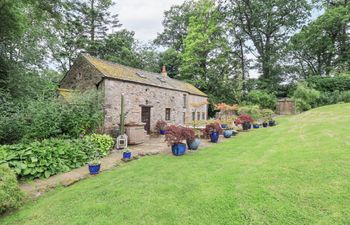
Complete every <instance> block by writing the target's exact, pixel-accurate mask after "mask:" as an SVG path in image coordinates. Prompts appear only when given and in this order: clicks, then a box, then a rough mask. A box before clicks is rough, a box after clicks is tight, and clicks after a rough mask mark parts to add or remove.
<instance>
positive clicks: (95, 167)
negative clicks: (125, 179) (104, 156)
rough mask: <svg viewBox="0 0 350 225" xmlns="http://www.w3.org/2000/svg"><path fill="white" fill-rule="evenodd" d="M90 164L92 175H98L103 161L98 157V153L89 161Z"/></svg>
mask: <svg viewBox="0 0 350 225" xmlns="http://www.w3.org/2000/svg"><path fill="white" fill-rule="evenodd" d="M88 166H89V172H90V174H91V175H96V174H99V173H100V169H101V162H100V160H99V159H98V156H97V155H95V157H94V158H93V159H92V160H91V161H90V162H89V164H88Z"/></svg>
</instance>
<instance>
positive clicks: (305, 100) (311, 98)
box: [292, 83, 320, 112]
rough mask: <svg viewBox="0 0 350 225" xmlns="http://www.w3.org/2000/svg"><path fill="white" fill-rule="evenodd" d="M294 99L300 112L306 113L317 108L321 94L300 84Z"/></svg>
mask: <svg viewBox="0 0 350 225" xmlns="http://www.w3.org/2000/svg"><path fill="white" fill-rule="evenodd" d="M292 98H293V99H294V100H295V103H296V108H297V110H298V111H299V112H301V111H306V110H309V109H311V108H313V107H315V106H317V100H318V99H319V98H320V92H319V91H317V90H315V89H313V88H310V87H308V86H307V85H306V83H299V84H298V85H297V88H296V89H295V91H294V93H293V97H292Z"/></svg>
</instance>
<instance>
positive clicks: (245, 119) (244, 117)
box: [235, 114, 254, 125]
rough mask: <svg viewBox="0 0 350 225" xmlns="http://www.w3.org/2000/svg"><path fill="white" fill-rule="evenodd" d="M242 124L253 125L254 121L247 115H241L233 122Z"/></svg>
mask: <svg viewBox="0 0 350 225" xmlns="http://www.w3.org/2000/svg"><path fill="white" fill-rule="evenodd" d="M244 122H249V123H253V122H254V119H253V118H252V117H251V116H249V115H248V114H242V115H240V116H239V117H237V119H236V120H235V124H237V125H238V124H243V123H244Z"/></svg>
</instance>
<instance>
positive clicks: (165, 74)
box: [161, 65, 168, 77]
mask: <svg viewBox="0 0 350 225" xmlns="http://www.w3.org/2000/svg"><path fill="white" fill-rule="evenodd" d="M161 74H162V75H163V76H164V77H167V76H168V73H167V72H166V67H165V65H163V67H162V72H161Z"/></svg>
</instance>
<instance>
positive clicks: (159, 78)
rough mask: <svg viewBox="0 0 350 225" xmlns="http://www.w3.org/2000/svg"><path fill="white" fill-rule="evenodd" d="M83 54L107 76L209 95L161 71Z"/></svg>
mask: <svg viewBox="0 0 350 225" xmlns="http://www.w3.org/2000/svg"><path fill="white" fill-rule="evenodd" d="M82 56H83V57H84V58H85V59H86V60H87V61H88V62H89V63H90V64H91V65H93V66H94V67H95V68H96V69H97V70H98V71H100V72H101V73H102V74H103V75H104V76H105V77H107V78H114V79H118V80H123V81H129V82H135V83H140V84H145V85H151V86H156V87H161V88H166V89H171V90H177V91H183V92H187V93H190V94H194V95H199V96H205V97H206V96H207V95H206V94H205V93H203V92H202V91H200V90H199V89H198V88H196V87H194V86H193V85H192V84H189V83H186V82H183V81H180V80H176V79H172V78H170V77H165V76H163V75H162V74H160V73H152V72H147V71H143V70H140V69H136V68H132V67H128V66H124V65H121V64H118V63H113V62H109V61H105V60H101V59H98V58H96V57H93V56H90V55H87V54H83V55H82Z"/></svg>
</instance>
